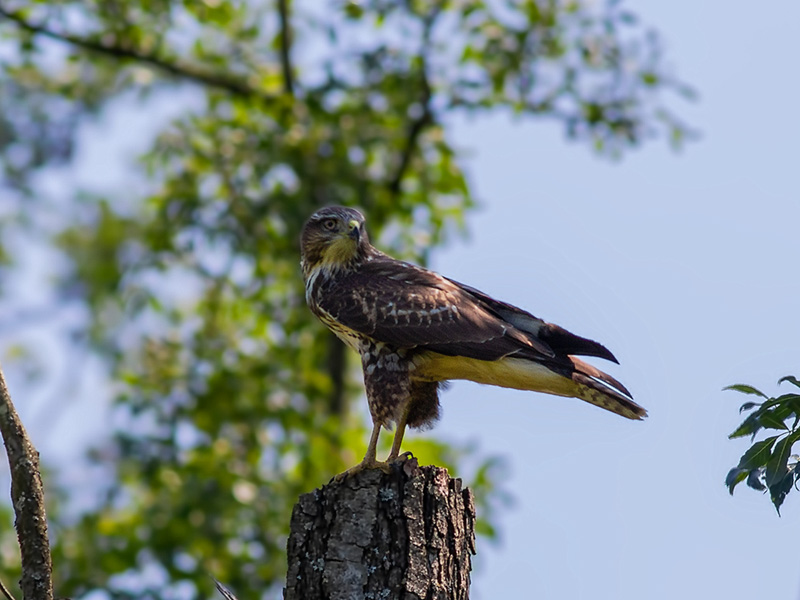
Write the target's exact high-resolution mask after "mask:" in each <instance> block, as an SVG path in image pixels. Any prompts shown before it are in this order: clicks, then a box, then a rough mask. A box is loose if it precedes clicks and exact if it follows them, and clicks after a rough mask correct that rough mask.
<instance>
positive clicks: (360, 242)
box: [300, 206, 647, 477]
mask: <svg viewBox="0 0 800 600" xmlns="http://www.w3.org/2000/svg"><path fill="white" fill-rule="evenodd" d="M300 264H301V266H302V270H303V278H304V280H305V292H306V301H307V303H308V306H309V307H310V309H311V311H312V312H313V313H314V314H315V315H316V316H317V317H318V318H319V319H320V320H321V321H322V322H323V323H324V324H325V325H327V326H328V327H329V328H330V329H331V330H332V331H333V332H334V333H335V334H336V335H337V336H338V337H339V339H341V340H342V341H343V342H344V343H345V344H347V345H348V346H350V347H351V348H353V349H354V350H355V351H356V352H358V353H359V355H360V356H361V364H362V366H363V370H364V386H365V388H366V392H367V401H368V403H369V410H370V414H371V415H372V422H373V428H372V435H371V436H370V441H369V446H368V447H367V453H366V455H365V456H364V460H363V461H362V462H361V463H359V464H358V465H356V466H355V467H353V468H351V469H349V470H348V471H345V473H342V474H341V475H340V476H339V477H343V476H346V475H348V474H352V473H355V472H358V471H360V470H362V469H366V468H382V469H383V470H388V468H389V463H391V462H393V461H395V460H397V459H398V458H399V454H400V445H401V443H402V441H403V434H404V432H405V429H406V426H409V427H415V428H418V427H425V426H430V425H431V424H432V423H433V422H434V421H436V419H437V418H438V417H439V394H438V392H439V388H440V386H441V385H442V383H443V382H446V381H448V380H451V379H467V380H469V381H475V382H477V383H483V384H489V385H497V386H501V387H506V388H514V389H518V390H531V391H536V392H544V393H547V394H555V395H558V396H570V397H574V398H580V399H581V400H585V401H586V402H589V403H591V404H594V405H595V406H599V407H601V408H604V409H606V410H609V411H611V412H614V413H616V414H618V415H621V416H623V417H626V418H628V419H643V418H644V417H645V416H646V415H647V411H645V410H644V409H643V408H642V407H641V406H639V405H638V404H636V403H635V402H634V401H633V397H632V395H631V393H630V392H629V391H628V390H627V389H626V388H625V386H624V385H622V384H621V383H620V382H619V381H617V380H616V379H614V378H613V377H611V376H610V375H608V374H606V373H604V372H603V371H600V370H598V369H596V368H595V367H593V366H591V365H589V364H587V363H585V362H583V361H582V360H580V359H578V358H575V355H583V356H596V357H600V358H604V359H607V360H610V361H613V362H617V359H616V358H615V357H614V355H613V354H612V353H611V352H610V351H609V350H608V349H607V348H606V347H605V346H603V345H601V344H599V343H598V342H595V341H592V340H589V339H586V338H583V337H579V336H577V335H574V334H572V333H570V332H569V331H567V330H566V329H563V328H561V327H559V326H558V325H554V324H552V323H547V322H545V321H543V320H542V319H539V318H537V317H534V316H533V315H532V314H530V313H529V312H527V311H524V310H522V309H520V308H517V307H516V306H512V305H511V304H508V303H506V302H501V301H499V300H495V299H494V298H492V297H490V296H488V295H486V294H484V293H483V292H481V291H479V290H476V289H475V288H472V287H469V286H467V285H464V284H462V283H458V282H457V281H453V280H452V279H448V278H447V277H443V276H441V275H439V274H437V273H434V272H432V271H429V270H427V269H423V268H421V267H418V266H416V265H413V264H410V263H407V262H403V261H399V260H396V259H394V258H392V257H390V256H388V255H386V254H384V253H383V252H381V251H380V250H378V249H377V248H375V247H374V246H372V245H371V244H370V242H369V237H368V236H367V232H366V229H365V226H364V215H362V214H361V213H360V212H359V211H357V210H354V209H352V208H345V207H342V206H328V207H325V208H322V209H320V210H318V211H317V212H315V213H314V214H313V215H311V217H310V218H309V219H308V221H307V222H306V223H305V225H304V226H303V231H302V235H301V263H300ZM392 424H395V425H396V432H395V435H394V441H393V444H392V449H391V452H390V453H389V457H388V459H387V461H386V462H378V461H377V459H376V446H377V443H378V435H379V434H380V429H381V427H384V428H386V429H390V428H391V426H392Z"/></svg>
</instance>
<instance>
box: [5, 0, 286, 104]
mask: <svg viewBox="0 0 800 600" xmlns="http://www.w3.org/2000/svg"><path fill="white" fill-rule="evenodd" d="M0 16H2V17H5V18H6V19H8V20H9V21H12V22H14V23H16V24H17V25H18V26H19V27H20V28H21V29H24V30H25V31H29V32H31V33H33V34H37V35H43V36H45V37H49V38H51V39H54V40H58V41H60V42H64V43H67V44H71V45H73V46H76V47H78V48H82V49H84V50H88V51H90V52H96V53H99V54H103V55H106V56H111V57H114V58H118V59H128V60H134V61H137V62H141V63H145V64H147V65H150V66H152V67H155V68H157V69H159V70H161V71H163V72H165V73H168V74H169V75H173V76H175V77H180V78H182V79H188V80H190V81H194V82H195V83H200V84H203V85H207V86H210V87H215V88H219V89H223V90H226V91H228V92H230V93H232V94H235V95H237V96H242V97H245V98H258V99H260V100H264V101H267V102H272V101H275V100H276V98H275V97H274V96H271V95H269V94H265V93H264V92H262V91H260V90H258V89H256V88H254V87H252V86H251V85H249V84H248V83H247V82H246V81H244V80H243V79H241V78H238V77H231V76H229V75H226V74H224V73H219V72H213V71H209V70H206V69H204V68H202V67H200V66H198V65H193V64H189V63H186V62H182V61H174V62H172V61H169V60H166V59H164V58H162V57H160V56H158V55H157V54H156V53H153V52H145V51H142V50H137V49H132V48H125V47H122V46H118V45H114V44H109V43H105V42H101V41H96V40H92V39H87V38H83V37H80V36H76V35H71V34H69V33H60V32H58V31H54V30H52V29H48V28H47V27H45V26H44V25H38V24H35V23H31V22H30V21H28V20H27V19H25V17H23V16H22V15H21V14H19V13H16V12H13V11H10V10H7V9H6V8H4V7H2V6H0Z"/></svg>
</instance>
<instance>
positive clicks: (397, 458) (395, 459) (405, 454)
mask: <svg viewBox="0 0 800 600" xmlns="http://www.w3.org/2000/svg"><path fill="white" fill-rule="evenodd" d="M412 458H414V453H413V452H411V450H406V451H405V452H403V453H402V454H401V455H400V456H392V455H391V454H390V455H389V458H387V459H386V462H387V463H397V462H406V461H407V460H410V459H412Z"/></svg>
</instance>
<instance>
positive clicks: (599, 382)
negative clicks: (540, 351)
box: [570, 356, 647, 420]
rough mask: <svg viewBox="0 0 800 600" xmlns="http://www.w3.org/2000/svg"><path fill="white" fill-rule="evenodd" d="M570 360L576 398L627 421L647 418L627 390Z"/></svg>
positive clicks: (573, 358)
mask: <svg viewBox="0 0 800 600" xmlns="http://www.w3.org/2000/svg"><path fill="white" fill-rule="evenodd" d="M570 360H572V363H573V364H574V365H575V371H574V372H573V373H572V381H574V382H575V383H577V384H578V387H579V390H580V395H579V396H578V398H580V399H581V400H585V401H586V402H589V403H591V404H594V405H595V406H599V407H601V408H605V409H606V410H610V411H611V412H613V413H616V414H618V415H620V416H623V417H625V418H627V419H634V420H641V419H644V418H645V417H646V416H647V411H646V410H645V409H644V408H642V407H641V406H639V405H638V404H636V403H635V402H634V401H633V396H632V394H631V393H630V392H629V391H628V390H627V388H626V387H625V386H624V385H622V384H621V383H620V382H619V381H617V380H616V379H615V378H613V377H612V376H611V375H609V374H608V373H604V372H603V371H601V370H599V369H597V368H595V367H593V366H592V365H589V364H587V363H585V362H583V361H582V360H579V359H577V358H575V357H573V356H571V357H570Z"/></svg>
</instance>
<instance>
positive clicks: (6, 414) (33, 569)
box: [0, 370, 53, 600]
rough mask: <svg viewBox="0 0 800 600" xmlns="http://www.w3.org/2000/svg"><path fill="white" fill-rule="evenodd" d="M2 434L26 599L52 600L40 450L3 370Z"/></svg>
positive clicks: (0, 392) (0, 385) (0, 386)
mask: <svg viewBox="0 0 800 600" xmlns="http://www.w3.org/2000/svg"><path fill="white" fill-rule="evenodd" d="M0 433H2V437H3V442H4V443H5V446H6V452H7V453H8V466H9V468H10V469H11V503H12V505H13V506H14V513H15V515H16V520H15V521H14V526H15V527H16V528H17V537H18V538H19V548H20V554H21V557H22V580H21V581H20V588H21V589H22V597H23V598H24V599H25V600H52V598H53V583H52V564H51V559H50V542H49V540H48V536H47V515H46V514H45V511H44V490H43V488H42V478H41V476H40V474H39V453H38V452H37V451H36V448H34V447H33V444H32V443H31V441H30V438H29V437H28V434H27V433H26V431H25V427H23V425H22V421H21V420H20V418H19V416H18V415H17V411H16V410H15V409H14V405H13V404H12V403H11V395H10V394H9V393H8V387H6V382H5V379H4V378H3V372H2V370H0Z"/></svg>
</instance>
